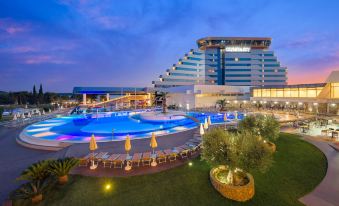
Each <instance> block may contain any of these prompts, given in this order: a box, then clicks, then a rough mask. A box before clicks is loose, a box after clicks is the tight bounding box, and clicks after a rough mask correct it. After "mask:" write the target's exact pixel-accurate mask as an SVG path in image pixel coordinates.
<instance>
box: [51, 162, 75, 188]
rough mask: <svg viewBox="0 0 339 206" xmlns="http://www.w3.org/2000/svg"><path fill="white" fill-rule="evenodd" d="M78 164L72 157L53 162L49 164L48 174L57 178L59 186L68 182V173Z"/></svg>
mask: <svg viewBox="0 0 339 206" xmlns="http://www.w3.org/2000/svg"><path fill="white" fill-rule="evenodd" d="M78 164H79V160H78V159H76V158H73V157H67V158H65V159H58V160H53V161H51V163H50V164H49V169H48V170H49V172H50V173H52V174H54V175H55V176H57V177H58V181H59V184H66V183H67V182H68V173H69V171H71V169H72V168H73V167H75V166H77V165H78Z"/></svg>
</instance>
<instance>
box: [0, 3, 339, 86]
mask: <svg viewBox="0 0 339 206" xmlns="http://www.w3.org/2000/svg"><path fill="white" fill-rule="evenodd" d="M338 11H339V1H334V0H322V1H320V0H319V1H316V0H313V1H312V0H290V1H287V0H281V1H280V0H278V1H277V0H274V1H269V0H251V1H250V0H242V1H236V0H223V1H216V0H215V1H214V0H208V1H203V0H201V1H199V0H195V1H186V0H177V1H175V0H167V1H161V0H150V1H141V0H121V1H118V0H116V1H114V0H80V1H76V0H74V1H73V0H69V1H68V0H30V1H24V0H3V1H0V76H1V80H0V91H18V90H31V89H32V86H33V84H40V83H42V84H43V85H44V88H45V90H48V91H55V92H71V91H72V89H73V87H74V86H151V81H152V80H155V79H157V78H158V76H159V75H160V74H162V73H163V72H164V71H165V70H166V69H168V68H170V66H171V65H172V64H174V63H176V62H177V61H178V59H179V58H181V57H183V55H184V54H185V53H187V52H188V51H189V50H190V49H191V48H197V46H196V40H197V39H199V38H202V37H206V36H245V37H246V36H258V37H272V49H273V50H274V51H275V54H276V55H277V57H278V59H279V60H280V62H281V65H283V66H286V67H287V68H288V83H289V84H296V83H317V82H323V81H324V80H325V79H326V77H327V75H328V74H329V73H330V72H331V71H333V70H339V12H338Z"/></svg>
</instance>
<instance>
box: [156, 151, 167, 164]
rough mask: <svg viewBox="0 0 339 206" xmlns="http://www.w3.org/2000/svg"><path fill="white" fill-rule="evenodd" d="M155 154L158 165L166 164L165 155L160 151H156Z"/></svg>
mask: <svg viewBox="0 0 339 206" xmlns="http://www.w3.org/2000/svg"><path fill="white" fill-rule="evenodd" d="M155 154H156V155H157V159H158V162H159V164H161V163H165V162H166V155H165V153H163V152H162V151H161V150H158V151H156V152H155Z"/></svg>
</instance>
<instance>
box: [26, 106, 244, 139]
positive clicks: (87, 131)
mask: <svg viewBox="0 0 339 206" xmlns="http://www.w3.org/2000/svg"><path fill="white" fill-rule="evenodd" d="M208 116H210V117H211V122H212V124H220V123H225V122H224V113H198V112H173V113H172V112H170V113H169V114H167V115H165V116H164V115H162V114H160V113H154V112H153V113H151V112H140V111H138V112H134V111H126V112H104V113H91V114H81V115H71V116H60V117H57V118H53V119H48V120H45V121H42V122H37V123H34V124H32V125H30V126H28V127H26V128H25V129H24V131H23V134H24V136H28V137H30V138H36V139H40V140H49V141H59V142H70V143H83V142H88V141H89V139H90V137H91V135H92V134H94V135H95V137H96V140H97V141H99V142H107V141H119V140H125V137H126V135H130V137H131V139H138V138H148V137H150V136H151V134H152V133H153V132H154V133H155V134H156V135H157V136H160V135H166V134H171V133H176V132H180V131H185V130H188V129H193V128H196V127H197V126H198V123H199V122H201V123H203V122H204V121H205V119H206V118H207V117H208ZM242 117H243V114H241V113H239V114H238V118H239V119H242ZM234 118H235V113H233V112H230V113H227V119H228V120H227V121H232V119H234Z"/></svg>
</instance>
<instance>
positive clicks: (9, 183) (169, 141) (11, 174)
mask: <svg viewBox="0 0 339 206" xmlns="http://www.w3.org/2000/svg"><path fill="white" fill-rule="evenodd" d="M22 129H23V127H18V128H6V127H3V126H0V146H1V150H0V156H1V158H0V177H1V184H0V203H2V202H3V201H4V200H5V199H7V198H8V194H9V192H11V191H13V190H14V189H15V188H17V187H18V186H19V185H20V184H22V182H20V181H16V180H15V179H16V178H17V177H18V176H19V175H20V173H21V172H22V171H23V170H24V169H26V168H27V167H28V166H29V165H31V164H32V163H34V162H37V161H39V160H44V159H49V158H64V157H68V156H75V157H82V156H84V155H86V154H87V153H88V152H89V150H88V144H74V145H71V146H70V147H67V148H65V149H62V150H60V151H57V152H55V151H44V150H35V149H30V148H26V147H23V146H21V145H19V144H17V142H16V137H17V136H18V135H19V134H20V132H21V131H22ZM193 133H194V130H188V131H183V132H181V133H175V134H170V135H166V136H159V137H157V142H158V149H167V148H172V147H175V146H179V145H182V144H184V143H185V142H187V140H188V139H190V138H192V136H193ZM149 143H150V139H149V138H148V139H138V140H132V150H131V154H132V153H134V152H146V151H150V146H149ZM124 144H125V142H124V141H120V142H105V143H98V147H99V148H98V150H97V151H99V152H100V151H107V152H110V153H113V152H114V153H125V150H124ZM176 164H180V162H179V161H178V163H176ZM172 166H174V164H173V165H172ZM115 170H117V169H115ZM152 170H157V169H152Z"/></svg>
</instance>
